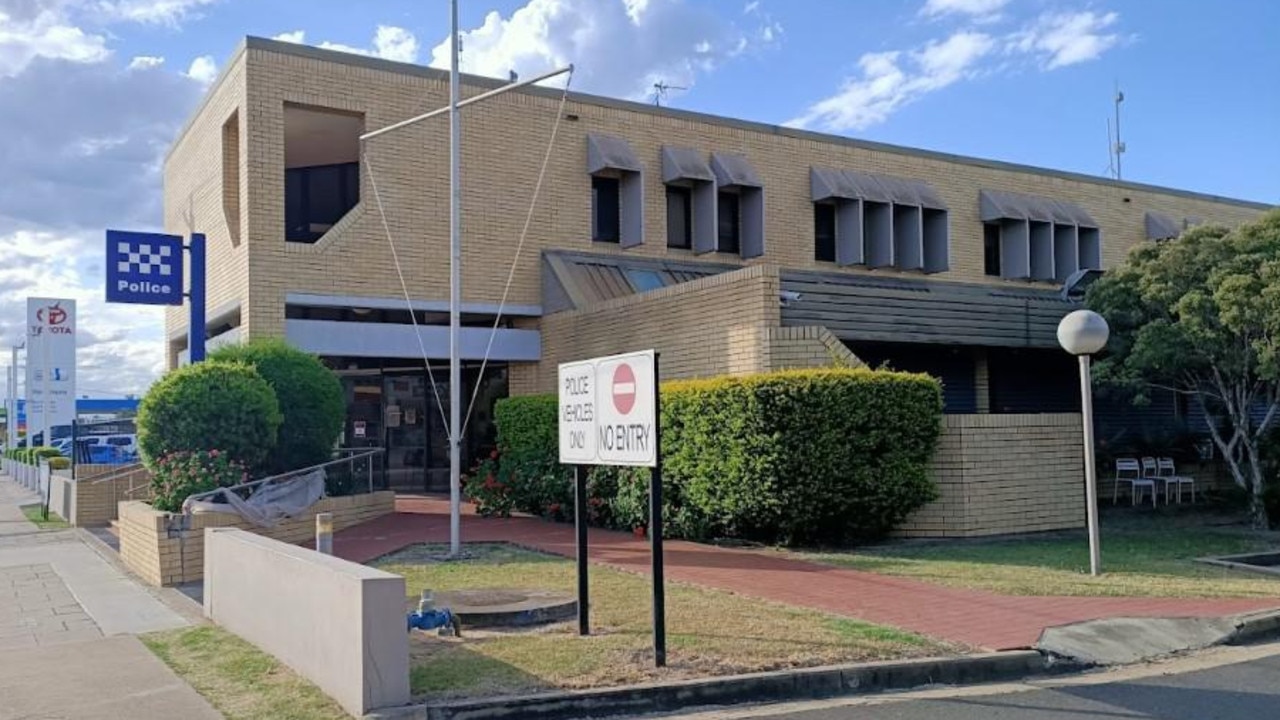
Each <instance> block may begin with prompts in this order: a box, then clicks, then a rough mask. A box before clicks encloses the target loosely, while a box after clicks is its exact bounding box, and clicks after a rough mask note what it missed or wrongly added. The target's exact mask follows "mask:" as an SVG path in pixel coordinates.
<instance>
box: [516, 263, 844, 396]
mask: <svg viewBox="0 0 1280 720" xmlns="http://www.w3.org/2000/svg"><path fill="white" fill-rule="evenodd" d="M778 291H779V281H778V271H777V268H775V267H772V266H769V265H756V266H754V267H750V268H744V269H742V270H737V271H735V272H731V273H725V274H723V275H714V276H711V277H706V278H702V279H699V280H694V281H691V282H687V283H682V284H680V285H673V286H671V287H667V288H662V289H659V290H654V291H651V292H647V293H641V294H638V295H632V296H628V297H623V298H618V299H616V300H611V301H608V302H604V303H600V304H599V305H597V306H594V307H591V308H587V309H584V310H574V311H569V312H562V313H555V314H553V315H548V316H546V317H544V318H542V322H541V326H542V362H540V363H537V364H536V365H535V364H527V363H522V364H513V365H512V366H511V369H510V391H511V394H512V395H525V394H530V393H538V392H555V389H556V372H557V367H558V365H559V364H560V363H562V362H568V361H570V360H580V359H583V358H589V357H596V356H598V355H612V354H615V353H623V352H631V351H634V350H647V349H649V348H653V349H655V350H657V351H658V352H660V353H661V354H662V358H661V371H662V379H664V380H669V379H675V378H692V377H708V376H713V375H749V374H751V373H756V372H761V371H763V370H767V369H769V368H768V365H767V359H766V358H767V352H768V349H769V347H770V346H771V336H770V329H771V328H774V327H775V326H777V324H778V323H779V322H780V311H779V308H778ZM809 342H810V345H812V344H813V343H820V342H821V340H819V339H816V338H815V339H813V340H812V341H809ZM824 352H825V348H824Z"/></svg>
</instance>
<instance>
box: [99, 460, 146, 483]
mask: <svg viewBox="0 0 1280 720" xmlns="http://www.w3.org/2000/svg"><path fill="white" fill-rule="evenodd" d="M142 469H144V467H143V465H142V463H140V462H136V463H129V464H128V465H121V466H120V467H118V468H116V469H114V470H108V471H107V472H105V473H102V474H101V475H95V476H93V477H87V478H85V480H86V481H87V482H89V484H91V485H97V484H98V483H104V482H111V481H112V480H117V479H119V478H122V477H124V476H125V475H128V474H130V473H136V472H138V471H139V470H142Z"/></svg>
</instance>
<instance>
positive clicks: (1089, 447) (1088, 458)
mask: <svg viewBox="0 0 1280 720" xmlns="http://www.w3.org/2000/svg"><path fill="white" fill-rule="evenodd" d="M1110 333H1111V329H1110V328H1108V327H1107V321H1106V320H1104V319H1103V318H1102V316H1101V315H1099V314H1098V313H1096V312H1093V311H1092V310H1076V311H1075V312H1073V313H1071V314H1069V315H1067V316H1066V317H1064V318H1062V322H1060V323H1058V344H1060V345H1062V349H1063V350H1066V351H1067V352H1069V353H1071V354H1072V355H1075V356H1076V357H1078V358H1079V359H1080V414H1081V416H1082V417H1083V418H1084V481H1085V503H1086V507H1085V511H1086V516H1087V517H1088V522H1089V574H1090V575H1097V574H1099V573H1100V572H1102V550H1101V549H1100V548H1099V546H1098V473H1097V467H1096V466H1095V465H1094V458H1093V388H1092V380H1091V378H1090V373H1089V361H1090V359H1091V358H1092V356H1093V354H1094V353H1096V352H1098V351H1099V350H1101V349H1102V348H1104V347H1106V345H1107V336H1108V335H1110Z"/></svg>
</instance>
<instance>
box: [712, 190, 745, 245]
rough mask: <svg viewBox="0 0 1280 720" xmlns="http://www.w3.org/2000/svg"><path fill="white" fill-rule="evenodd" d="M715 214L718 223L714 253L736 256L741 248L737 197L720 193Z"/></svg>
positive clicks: (732, 194)
mask: <svg viewBox="0 0 1280 720" xmlns="http://www.w3.org/2000/svg"><path fill="white" fill-rule="evenodd" d="M716 213H717V215H718V222H719V228H718V229H717V232H716V252H722V253H734V254H735V255H736V254H737V253H738V251H739V249H740V248H741V247H742V218H741V216H740V215H739V213H738V195H737V194H736V193H730V192H723V191H722V192H721V193H720V197H719V198H718V199H717V208H716Z"/></svg>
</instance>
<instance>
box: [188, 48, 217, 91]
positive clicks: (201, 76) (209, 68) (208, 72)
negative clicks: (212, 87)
mask: <svg viewBox="0 0 1280 720" xmlns="http://www.w3.org/2000/svg"><path fill="white" fill-rule="evenodd" d="M186 76H187V77H189V78H191V79H192V80H195V81H196V82H199V83H202V84H204V85H208V84H209V83H211V82H213V81H214V79H215V78H217V77H218V64H217V63H216V62H214V60H213V56H212V55H201V56H200V57H198V58H196V59H195V60H192V61H191V67H189V68H187V72H186Z"/></svg>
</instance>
